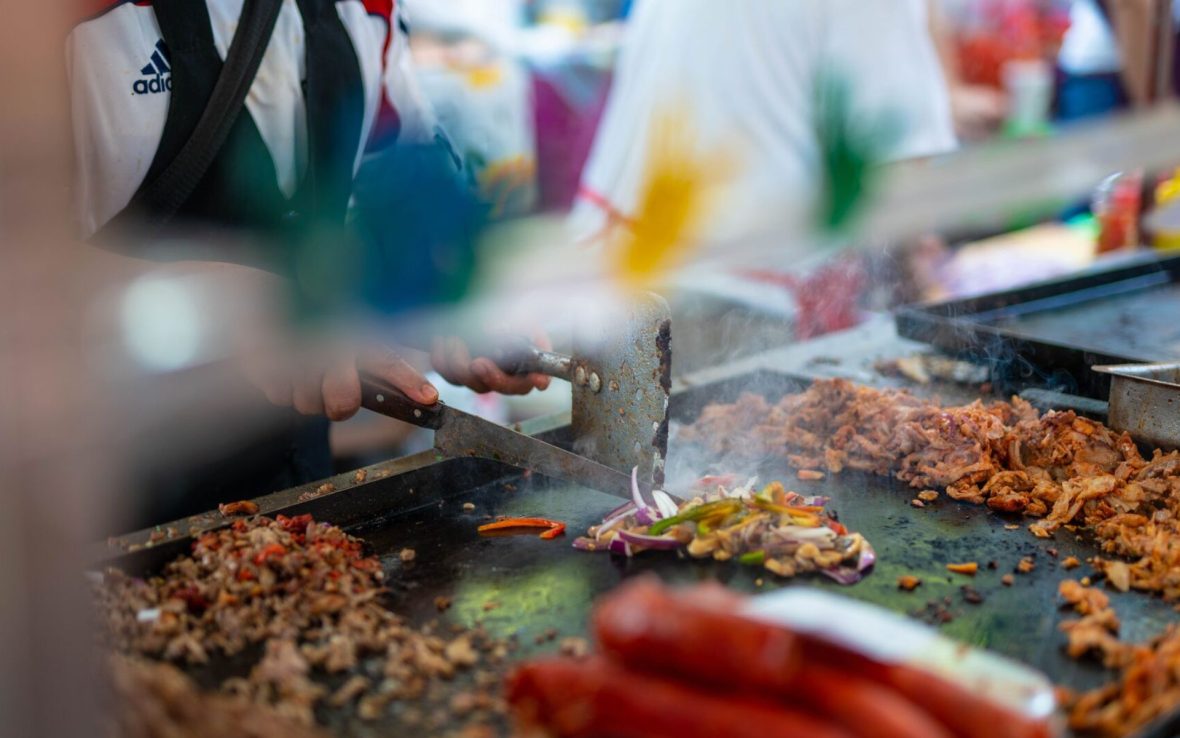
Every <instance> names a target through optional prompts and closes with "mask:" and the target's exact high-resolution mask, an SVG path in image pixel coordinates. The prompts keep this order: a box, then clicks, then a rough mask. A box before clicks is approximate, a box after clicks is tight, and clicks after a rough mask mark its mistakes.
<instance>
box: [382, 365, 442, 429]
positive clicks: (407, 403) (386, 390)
mask: <svg viewBox="0 0 1180 738" xmlns="http://www.w3.org/2000/svg"><path fill="white" fill-rule="evenodd" d="M361 405H362V406H363V407H365V408H367V409H369V410H372V411H373V412H375V413H380V414H381V415H386V416H388V417H390V418H396V419H397V420H401V421H404V422H406V423H409V424H410V425H416V426H418V427H419V428H430V429H432V430H437V429H438V428H440V427H441V426H442V424H443V415H442V413H443V408H444V407H445V406H444V405H443V404H442V403H441V402H436V403H435V404H433V405H422V404H420V403H417V402H414V401H413V400H411V399H410V398H409V397H407V396H406V394H405V393H404V392H402V391H401V390H399V389H398V388H396V387H394V386H393V385H392V384H390V383H389V382H387V381H385V380H384V379H380V378H379V377H374V376H373V375H371V374H362V375H361Z"/></svg>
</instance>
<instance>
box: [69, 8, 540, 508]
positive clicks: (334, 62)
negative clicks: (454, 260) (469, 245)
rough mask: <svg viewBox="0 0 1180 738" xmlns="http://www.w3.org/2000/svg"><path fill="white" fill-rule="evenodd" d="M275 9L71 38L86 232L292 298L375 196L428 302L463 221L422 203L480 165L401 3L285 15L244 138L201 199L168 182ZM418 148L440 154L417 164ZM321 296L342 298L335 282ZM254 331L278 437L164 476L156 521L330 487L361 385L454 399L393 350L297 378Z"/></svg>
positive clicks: (114, 22)
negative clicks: (337, 433)
mask: <svg viewBox="0 0 1180 738" xmlns="http://www.w3.org/2000/svg"><path fill="white" fill-rule="evenodd" d="M264 1H265V0H245V1H244V2H243V0H202V1H200V2H193V1H191V0H154V2H129V1H127V0H89V2H87V3H85V4H84V8H83V12H82V13H81V14H80V17H79V18H78V20H77V23H76V25H75V26H74V27H73V28H72V30H71V31H70V33H69V35H68V37H67V39H66V52H67V53H66V56H67V71H68V75H69V94H70V100H71V114H72V124H73V131H74V147H75V157H76V181H75V193H74V195H75V202H76V206H77V212H76V216H77V221H78V225H79V230H80V231H81V235H82V236H84V237H86V238H89V239H91V240H92V241H94V242H95V243H97V244H99V245H102V246H103V247H105V248H107V249H109V250H111V251H114V252H117V253H118V254H119V256H120V257H125V258H129V259H139V258H143V257H148V258H156V257H157V256H158V254H156V253H154V252H152V251H151V249H150V248H148V247H145V244H147V245H148V246H154V245H157V244H159V243H161V242H167V243H170V244H171V245H172V247H173V250H172V251H171V252H170V253H168V254H166V258H168V259H171V260H183V264H182V266H181V267H179V268H184V269H187V270H188V271H190V272H193V273H214V274H218V275H229V277H230V278H231V279H233V280H235V281H236V283H237V284H239V285H242V284H246V285H247V289H248V290H249V289H255V290H256V291H257V292H259V293H266V292H268V291H276V292H277V293H279V294H281V293H282V289H283V288H282V287H279V288H278V290H276V287H275V285H276V283H278V282H279V280H283V279H290V278H292V277H293V276H296V273H298V272H301V271H302V272H307V271H308V269H307V259H308V257H309V255H311V256H315V257H316V259H318V263H321V264H322V263H325V260H326V263H330V262H331V261H332V260H333V259H337V258H339V259H340V260H343V259H344V258H345V255H344V254H343V253H341V254H339V255H337V254H336V253H327V254H323V253H320V252H321V251H322V250H323V249H325V248H327V249H329V250H330V249H333V248H334V247H335V245H336V244H337V243H341V244H342V243H344V239H343V238H338V237H337V236H336V235H333V234H340V233H342V232H343V228H344V225H345V220H346V215H347V214H348V212H349V207H350V205H349V204H350V200H353V198H354V197H356V198H357V199H361V196H362V195H364V199H365V200H366V202H363V203H360V204H359V205H358V206H357V207H356V210H360V211H366V210H367V211H368V212H370V213H372V212H377V213H379V214H380V215H382V217H383V220H382V221H381V223H379V224H378V225H375V226H374V225H370V226H369V230H370V232H371V233H370V234H369V235H371V236H372V237H373V238H375V239H377V240H379V241H380V240H382V239H385V240H386V241H390V239H392V241H390V242H391V243H392V244H393V245H394V249H393V253H392V259H394V260H397V259H400V260H401V261H402V269H401V271H403V272H406V274H404V275H402V277H403V279H402V281H403V282H404V283H405V284H407V285H408V286H409V287H413V286H414V285H415V284H420V283H422V282H424V281H428V280H429V274H428V273H427V272H428V270H429V268H430V264H431V261H430V260H431V258H432V256H431V253H430V248H429V247H431V246H432V244H430V243H428V242H426V243H423V242H422V241H429V239H430V238H431V237H432V235H433V230H434V229H435V228H436V227H438V223H439V222H440V221H445V220H447V219H450V220H455V219H457V216H456V215H455V212H449V211H448V209H449V207H450V205H451V204H452V203H450V202H446V203H430V202H422V198H423V196H424V195H423V194H422V193H431V192H439V191H440V190H439V189H438V188H431V187H430V186H429V184H430V182H428V181H427V179H432V180H437V179H438V178H439V176H440V174H439V171H440V169H441V170H446V169H448V168H449V170H450V172H451V173H452V174H453V175H454V176H453V179H454V180H455V181H456V182H458V181H459V178H460V177H461V173H460V169H461V163H460V162H459V161H458V158H457V157H456V156H455V155H454V154H453V153H452V152H451V150H450V147H449V144H448V142H447V139H446V137H445V135H444V134H443V133H442V131H441V129H440V128H439V127H438V126H437V125H436V123H435V119H434V116H433V113H432V111H431V110H430V108H429V106H428V105H426V104H425V103H424V102H423V101H422V98H421V96H420V94H419V92H418V88H417V85H416V82H415V79H414V72H413V69H412V66H411V63H410V60H409V56H408V47H407V44H408V41H407V36H408V29H407V26H406V24H405V22H404V19H403V18H402V17H401V16H400V14H399V12H397V11H396V10H395V8H394V2H393V1H392V0H339V1H337V0H283V1H282V2H281V4H280V5H279V7H278V8H277V19H274V20H273V31H271V32H269V33H265V32H264V33H263V34H262V36H261V41H260V42H256V43H261V44H265V47H264V49H265V50H264V53H262V54H261V61H260V62H259V63H258V64H259V65H258V67H257V72H256V74H254V76H253V77H252V79H248V80H247V84H248V93H247V94H246V96H245V102H244V107H241V108H240V114H238V115H236V117H235V118H234V119H233V120H227V121H226V123H227V124H231V123H232V125H230V126H229V128H228V132H227V133H225V135H224V142H223V143H221V144H220V145H217V144H208V142H205V144H202V145H203V147H204V148H203V150H202V151H201V153H202V155H203V156H204V158H205V159H207V165H205V166H201V167H197V168H196V169H192V168H189V169H188V170H186V173H187V174H188V175H189V176H188V177H187V178H188V179H193V180H196V181H195V184H190V185H188V186H187V187H178V188H173V189H167V188H164V187H162V185H161V183H162V182H172V181H173V180H169V179H168V177H169V176H170V174H171V173H174V172H175V170H176V168H177V167H178V166H180V165H179V163H178V162H182V161H184V158H183V157H184V156H186V155H187V154H186V153H184V152H187V153H188V154H191V152H192V150H193V149H194V148H197V149H201V145H198V142H199V141H200V140H201V139H200V136H199V135H198V136H195V135H194V134H200V133H203V132H207V131H208V130H209V128H208V127H207V126H206V127H205V128H202V126H203V125H206V124H202V123H201V122H200V121H201V120H202V115H203V114H204V113H205V111H206V109H207V107H208V106H209V105H210V104H211V103H210V101H211V100H213V99H215V94H214V93H215V89H216V87H217V83H218V79H219V75H220V74H221V72H222V71H223V70H224V69H226V68H228V67H229V66H230V65H229V64H227V63H226V60H227V59H228V58H229V54H230V50H231V44H232V43H233V42H234V41H235V29H241V28H243V27H245V26H246V25H247V24H246V20H245V19H246V18H247V16H246V13H248V12H255V11H257V9H258V7H259V3H260V2H264ZM255 15H258V13H257V12H255ZM271 17H272V18H273V17H274V16H271ZM257 25H259V26H265V25H266V24H265V23H261V22H260V23H258V24H257ZM248 50H249V49H248ZM406 150H413V151H421V152H425V153H421V154H414V155H409V154H404V153H401V152H404V151H406ZM366 155H368V156H369V157H371V158H373V159H376V160H377V161H378V166H376V167H375V170H376V171H377V173H376V174H375V175H374V176H372V177H370V178H369V179H368V180H367V181H365V182H361V183H359V184H358V183H357V182H356V177H357V175H358V171H359V170H360V167H361V164H362V158H363V157H365V156H366ZM193 172H196V175H195V176H194V175H193V174H192V173H193ZM174 179H175V178H174ZM456 186H457V187H459V188H460V189H461V185H456ZM441 191H444V192H453V191H454V188H452V189H450V190H447V189H445V188H444V189H443V190H441ZM177 192H180V193H182V194H181V195H176V193H177ZM161 193H163V194H161ZM461 200H462V198H461V197H458V196H457V197H456V199H455V203H459V204H461ZM177 201H178V202H177ZM423 213H426V214H427V216H423ZM424 217H425V218H426V219H427V220H429V221H430V222H423V220H424ZM187 228H199V229H201V232H202V233H207V232H209V230H210V229H211V228H212V229H219V230H220V231H221V232H223V233H224V234H225V235H229V234H233V235H235V236H241V235H242V234H245V235H246V236H248V237H249V239H250V241H251V243H253V244H262V245H263V246H262V247H261V248H260V249H258V250H252V249H251V250H247V249H245V248H241V249H239V247H238V246H236V245H235V244H238V243H240V242H241V239H240V238H238V239H237V240H232V239H230V238H216V239H214V240H213V241H211V242H210V241H205V242H203V243H202V244H201V248H200V249H199V250H197V249H186V248H185V245H186V244H189V243H191V242H186V241H184V240H183V239H179V238H177V237H176V234H184V233H185V232H186V231H185V229H187ZM178 244H179V245H180V248H176V247H177V245H178ZM397 249H401V251H400V252H398V250H397ZM317 250H318V251H317ZM313 252H315V253H313ZM316 259H313V260H312V263H313V264H314V263H317V262H316ZM327 271H329V272H330V269H329V270H327ZM397 271H398V270H397V267H396V265H395V266H394V270H393V272H394V274H396V273H397ZM385 274H386V275H387V274H388V273H385ZM304 276H306V274H305V275H304ZM313 281H314V277H313ZM337 286H338V285H337ZM379 287H380V285H378V288H379ZM303 289H305V290H308V291H310V292H315V291H316V290H317V289H321V290H323V291H331V287H330V286H328V285H315V284H312V285H311V286H310V289H309V288H308V286H307V285H304V286H303ZM242 331H243V335H242V336H241V337H239V339H238V341H239V344H240V345H241V346H247V347H250V349H251V353H250V355H247V357H246V359H247V361H246V370H245V374H246V376H247V377H248V378H249V380H250V381H251V382H253V383H254V384H255V385H256V386H257V388H258V390H259V392H258V398H259V401H260V404H262V405H265V403H266V401H269V403H271V404H272V405H273V406H275V407H276V408H283V409H282V410H278V409H276V410H272V411H270V412H271V413H273V414H274V415H275V418H274V426H277V430H274V431H273V432H267V433H264V434H261V435H260V436H259V437H256V438H252V439H246V440H243V441H242V442H241V443H240V444H237V446H236V447H235V448H234V449H233V450H232V452H231V453H228V454H227V455H222V456H220V457H219V458H206V459H202V463H194V464H192V465H191V466H189V467H181V468H170V469H168V470H153V471H152V472H151V473H149V475H148V476H149V477H150V479H149V480H148V481H147V482H145V484H144V486H145V487H146V488H147V490H148V491H150V493H151V494H150V497H149V499H147V500H145V504H144V507H143V509H142V510H141V511H140V515H139V518H138V519H137V520H135V521H134V522H135V523H136V524H139V525H142V524H145V523H148V522H160V521H162V520H171V519H175V518H176V517H179V516H181V515H186V514H191V513H195V512H200V511H204V510H208V509H212V508H213V507H215V506H216V504H217V503H219V502H225V501H228V500H233V499H241V498H249V497H255V496H258V495H260V494H264V493H268V492H271V491H274V490H277V489H283V488H287V487H291V486H294V485H297V484H301V483H306V482H309V481H313V480H316V479H320V478H323V477H325V476H328V475H330V474H331V473H332V466H331V455H330V451H329V447H328V423H327V421H326V420H325V419H324V417H323V416H326V417H327V418H330V419H332V420H342V419H345V418H348V417H349V416H351V415H353V414H354V413H355V412H356V411H357V410H358V408H359V406H360V402H361V392H360V380H359V377H360V374H361V373H364V372H368V373H372V374H374V375H377V376H379V377H381V378H383V379H385V380H387V381H389V382H391V383H392V384H394V385H395V386H397V387H398V388H400V389H401V390H403V391H404V392H405V393H406V394H407V395H408V396H409V397H411V398H412V399H414V400H416V401H418V402H421V403H423V404H433V403H434V402H436V401H437V399H438V392H437V390H436V389H435V388H434V387H433V386H432V385H431V384H430V383H429V382H428V381H427V380H426V379H425V377H424V376H423V375H422V374H421V372H420V371H419V370H418V369H417V368H416V367H414V366H412V365H411V364H410V363H409V362H407V361H406V360H405V359H404V358H402V356H400V355H398V354H397V353H396V352H394V351H393V350H392V349H390V348H389V347H387V346H380V345H379V346H373V345H352V344H348V343H347V342H345V341H340V342H338V344H345V345H337V346H336V347H334V350H333V351H332V352H330V353H329V354H327V355H318V356H315V357H314V358H311V359H307V360H305V361H301V362H291V361H289V360H286V359H285V358H284V356H283V355H282V354H279V353H277V352H276V353H268V351H267V350H266V348H267V347H266V341H265V340H264V337H263V336H261V335H254V334H250V333H249V332H248V329H247V328H245V327H243V328H242ZM434 349H435V350H434V352H433V354H434V359H435V364H436V369H437V370H438V371H439V372H440V373H441V374H442V375H443V376H444V377H446V378H447V379H448V380H451V381H453V382H456V383H461V384H464V385H467V386H469V387H471V388H473V389H476V390H477V391H480V392H488V391H496V392H506V393H527V392H529V391H530V390H532V389H534V388H544V387H545V386H546V385H547V384H548V379H547V378H544V377H539V376H528V377H509V376H507V375H505V374H504V373H503V372H501V371H500V370H499V368H498V367H497V366H496V365H495V364H494V363H493V362H491V361H490V360H488V359H482V358H474V357H472V356H471V355H470V354H469V352H468V349H467V347H466V346H465V345H464V343H463V342H462V341H459V340H457V339H451V340H445V341H439V342H436V345H435V346H434ZM288 408H289V409H288ZM186 425H187V423H186V421H185V419H184V418H177V419H176V423H175V428H176V429H175V433H176V438H175V439H172V441H173V443H174V444H175V445H176V446H177V447H184V445H185V444H186V443H187V437H186V435H185V427H186ZM197 455H198V454H194V456H197Z"/></svg>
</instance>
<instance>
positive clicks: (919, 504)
mask: <svg viewBox="0 0 1180 738" xmlns="http://www.w3.org/2000/svg"><path fill="white" fill-rule="evenodd" d="M910 506H912V507H926V503H925V502H922V501H921V500H919V499H918V498H917V497H915V498H914V499H912V500H910Z"/></svg>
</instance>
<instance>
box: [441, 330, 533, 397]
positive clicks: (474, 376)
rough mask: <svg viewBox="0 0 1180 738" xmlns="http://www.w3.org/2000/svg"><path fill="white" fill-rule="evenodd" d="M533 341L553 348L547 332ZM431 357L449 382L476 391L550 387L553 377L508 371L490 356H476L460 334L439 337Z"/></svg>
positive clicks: (521, 392) (519, 391) (518, 392)
mask: <svg viewBox="0 0 1180 738" xmlns="http://www.w3.org/2000/svg"><path fill="white" fill-rule="evenodd" d="M533 342H534V343H535V344H536V346H537V347H538V348H540V349H543V350H545V351H548V350H550V349H551V348H552V345H551V344H550V343H549V337H548V336H546V335H544V334H536V335H534V336H533ZM430 361H431V364H433V365H434V370H435V371H436V372H438V373H439V374H441V375H442V376H443V378H444V379H446V380H447V381H448V382H450V383H451V384H457V385H461V386H464V387H470V388H471V389H473V390H475V391H476V392H499V393H500V394H502V395H527V394H528V393H529V392H532V391H533V390H534V389H538V390H543V389H546V388H547V387H549V377H547V376H545V375H544V374H523V375H514V374H508V373H506V372H505V371H504V370H503V369H501V368H500V367H499V366H497V365H496V362H495V361H493V360H492V359H490V358H488V357H486V356H479V357H476V358H474V359H473V358H472V357H471V352H470V350H469V349H468V348H467V344H466V343H464V342H463V340H462V339H459V338H436V339H435V340H434V347H433V349H432V350H431V352H430Z"/></svg>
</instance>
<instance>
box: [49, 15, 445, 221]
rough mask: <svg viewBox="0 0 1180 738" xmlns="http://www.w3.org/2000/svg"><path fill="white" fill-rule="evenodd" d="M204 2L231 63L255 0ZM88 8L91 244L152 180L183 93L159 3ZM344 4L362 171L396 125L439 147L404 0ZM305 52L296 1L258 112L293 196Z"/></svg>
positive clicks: (82, 78)
mask: <svg viewBox="0 0 1180 738" xmlns="http://www.w3.org/2000/svg"><path fill="white" fill-rule="evenodd" d="M201 1H202V0H193V2H201ZM203 1H204V2H205V3H206V4H207V6H208V11H209V20H210V23H211V26H212V32H213V41H214V44H215V46H216V48H217V52H218V54H219V55H220V56H221V58H222V60H223V61H224V59H225V56H226V53H227V52H228V50H229V45H230V42H231V41H232V40H233V34H234V30H235V29H236V27H237V23H238V17H239V15H240V14H241V10H242V4H243V0H203ZM86 2H88V3H89V4H90V5H91V6H92V7H90V8H89V14H88V15H87V17H86V18H85V19H84V20H82V21H81V22H80V23H78V24H77V25H76V26H74V28H73V29H72V30H71V32H70V34H69V37H68V38H67V41H66V57H67V58H66V61H67V69H68V74H69V83H70V97H71V108H72V116H73V130H74V142H75V148H76V154H75V156H76V158H77V181H76V186H77V192H76V198H75V199H76V207H77V217H78V220H79V225H80V230H81V235H82V236H83V237H89V236H90V235H92V234H93V233H94V232H95V231H97V230H98V229H99V228H100V227H101V226H102V225H103V224H105V223H106V222H107V221H108V220H110V219H111V218H112V217H114V216H115V215H116V214H118V213H119V212H120V211H121V210H123V209H124V208H125V207H126V206H127V204H128V202H129V201H130V200H131V198H132V196H133V195H134V194H135V192H136V190H138V189H139V187H140V186H141V184H142V183H143V181H144V177H145V175H146V174H147V172H148V169H149V167H150V166H151V164H152V161H153V157H154V155H155V153H156V149H157V147H158V146H159V145H160V140H161V137H162V135H163V132H164V124H165V120H166V118H167V115H168V107H169V100H170V98H171V96H172V91H171V84H172V82H171V74H170V71H171V70H170V67H169V53H168V48H167V46H166V45H165V44H164V43H163V38H162V34H161V31H160V26H159V23H158V22H157V19H156V15H155V12H154V11H153V9H152V2H151V0H86ZM335 7H336V12H337V13H338V14H339V16H340V20H341V22H342V23H343V25H344V28H345V29H346V31H347V33H348V37H349V40H350V41H351V42H352V46H353V48H354V50H355V51H356V56H357V61H358V63H359V66H360V71H361V77H362V82H363V87H364V119H363V123H362V130H361V137H360V141H361V142H362V144H361V145H360V146H359V147H358V151H357V154H356V162H355V165H356V166H359V164H360V160H361V156H362V155H363V153H364V151H365V148H366V144H367V143H369V142H372V141H374V140H376V139H378V138H380V137H382V136H383V135H384V134H386V133H387V132H388V130H389V129H391V128H392V129H394V130H395V131H396V132H397V133H396V135H397V136H398V138H399V140H408V141H429V140H430V139H431V138H433V136H434V133H435V120H434V117H433V114H432V112H431V110H430V108H429V105H428V104H426V103H425V102H424V99H423V98H422V96H421V95H420V94H419V92H418V89H417V86H416V83H415V81H414V74H413V70H412V65H411V61H410V54H409V46H408V39H407V37H406V32H405V24H404V23H403V22H402V20H401V17H400V9H399V8H397V7H395V0H336V2H335ZM305 56H306V55H305V43H304V28H303V19H302V16H301V15H300V12H299V9H298V7H297V5H296V0H284V2H283V7H282V10H281V12H280V14H279V17H278V21H277V23H276V24H275V30H274V34H273V35H272V37H271V40H270V44H269V46H268V47H267V49H266V52H265V54H264V56H263V58H262V63H261V66H260V68H259V70H258V74H257V76H256V77H255V79H254V83H253V85H252V86H251V88H250V92H249V94H248V96H247V98H246V111H247V112H248V113H249V115H250V117H251V118H252V119H253V121H254V123H255V125H256V126H257V128H258V131H259V133H260V134H261V137H262V139H263V141H264V142H265V144H266V148H267V149H268V151H269V153H270V155H271V158H272V159H273V161H274V165H275V172H276V176H277V179H278V182H277V183H276V184H277V185H278V188H279V190H280V191H281V192H282V193H283V194H284V195H285V196H288V197H290V196H291V195H292V194H293V193H294V192H295V191H296V189H297V187H298V184H299V182H300V180H301V179H302V176H303V173H304V171H305V169H306V167H307V160H308V126H307V116H306V107H305V104H304V97H303V82H304V81H305V79H306V68H305V67H306V63H305Z"/></svg>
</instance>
